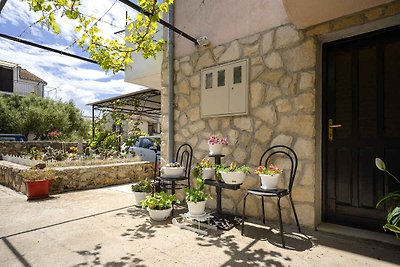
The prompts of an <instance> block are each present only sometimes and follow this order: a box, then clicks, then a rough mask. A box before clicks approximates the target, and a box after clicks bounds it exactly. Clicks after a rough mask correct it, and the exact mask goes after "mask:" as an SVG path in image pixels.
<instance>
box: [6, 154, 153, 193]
mask: <svg viewBox="0 0 400 267" xmlns="http://www.w3.org/2000/svg"><path fill="white" fill-rule="evenodd" d="M28 169H29V168H28V167H26V166H22V165H19V164H15V163H11V162H7V161H0V184H2V185H5V186H7V187H10V188H12V189H14V190H16V191H18V192H22V193H24V194H26V188H25V183H24V179H23V177H22V176H21V173H22V172H26V171H27V170H28ZM52 170H54V175H52V177H46V178H48V179H50V193H51V194H55V193H62V192H67V191H74V190H83V189H91V188H100V187H104V186H110V185H118V184H126V183H131V182H135V181H138V180H139V179H144V178H152V177H153V173H154V165H153V164H152V163H144V162H134V163H116V164H107V165H97V166H74V167H60V168H52ZM44 178H45V177H44Z"/></svg>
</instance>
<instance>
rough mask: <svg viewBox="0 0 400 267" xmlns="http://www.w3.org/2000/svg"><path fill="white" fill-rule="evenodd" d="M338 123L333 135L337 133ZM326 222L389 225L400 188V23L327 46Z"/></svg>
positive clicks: (324, 86)
mask: <svg viewBox="0 0 400 267" xmlns="http://www.w3.org/2000/svg"><path fill="white" fill-rule="evenodd" d="M329 124H332V127H331V129H332V132H331V133H332V136H331V139H330V136H329V130H328V129H329V128H328V127H329ZM323 155H324V156H323V157H324V158H323V175H324V177H323V188H324V190H323V192H324V205H323V206H324V210H323V215H324V218H323V219H324V220H325V221H328V222H333V223H338V224H344V225H349V226H353V227H360V228H367V229H371V230H381V229H382V225H383V224H384V222H385V218H386V212H385V209H384V207H381V208H378V209H377V208H375V205H376V203H377V202H378V200H379V199H380V198H381V197H382V196H383V195H384V194H386V193H387V192H389V191H392V190H395V189H398V188H400V186H399V185H398V184H397V183H396V181H394V180H393V179H392V178H390V177H387V176H386V175H384V174H383V173H382V172H380V171H379V170H378V169H377V168H376V167H375V158H377V157H379V158H382V159H383V160H384V161H385V162H386V165H387V167H388V169H389V170H391V172H392V173H394V174H397V175H400V27H394V28H389V29H385V30H381V31H378V32H373V33H369V34H366V35H361V36H358V37H357V38H350V39H347V40H341V41H337V42H333V43H327V44H325V45H324V47H323Z"/></svg>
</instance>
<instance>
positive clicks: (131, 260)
mask: <svg viewBox="0 0 400 267" xmlns="http://www.w3.org/2000/svg"><path fill="white" fill-rule="evenodd" d="M101 250H102V245H101V244H97V245H96V246H95V247H94V248H93V249H92V250H79V251H74V252H75V253H77V254H78V255H80V256H82V257H84V261H83V262H81V263H79V264H76V265H74V266H109V267H122V266H132V265H134V266H137V267H144V266H146V265H144V264H141V262H143V260H142V259H140V258H138V257H136V255H135V254H133V253H127V254H126V255H125V256H123V257H121V258H120V259H119V260H116V261H110V262H105V263H103V262H101V259H100V256H101Z"/></svg>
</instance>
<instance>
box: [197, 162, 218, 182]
mask: <svg viewBox="0 0 400 267" xmlns="http://www.w3.org/2000/svg"><path fill="white" fill-rule="evenodd" d="M193 174H194V176H195V177H203V179H212V178H213V177H214V175H215V165H214V164H212V163H211V161H210V160H209V159H202V160H201V161H200V162H199V163H197V164H196V166H195V167H194V168H193Z"/></svg>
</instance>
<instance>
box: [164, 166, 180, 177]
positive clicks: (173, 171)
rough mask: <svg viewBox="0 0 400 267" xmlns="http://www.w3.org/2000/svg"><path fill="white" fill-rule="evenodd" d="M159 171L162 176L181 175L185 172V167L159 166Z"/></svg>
mask: <svg viewBox="0 0 400 267" xmlns="http://www.w3.org/2000/svg"><path fill="white" fill-rule="evenodd" d="M161 173H163V176H170V177H176V176H183V175H184V174H185V167H161Z"/></svg>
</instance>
